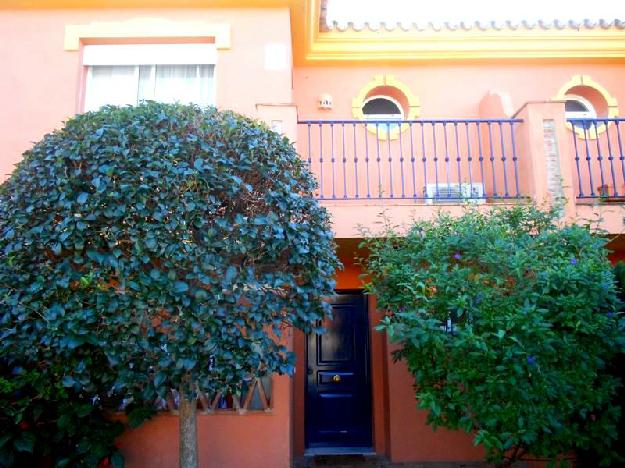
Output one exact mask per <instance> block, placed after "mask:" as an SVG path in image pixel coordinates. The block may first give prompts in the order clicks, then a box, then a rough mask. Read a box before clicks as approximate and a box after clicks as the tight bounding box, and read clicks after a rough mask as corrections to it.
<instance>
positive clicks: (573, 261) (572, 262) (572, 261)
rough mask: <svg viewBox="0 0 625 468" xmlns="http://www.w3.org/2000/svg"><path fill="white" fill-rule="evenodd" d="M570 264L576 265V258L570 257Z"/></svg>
mask: <svg viewBox="0 0 625 468" xmlns="http://www.w3.org/2000/svg"><path fill="white" fill-rule="evenodd" d="M571 265H577V259H576V258H575V257H573V258H572V259H571Z"/></svg>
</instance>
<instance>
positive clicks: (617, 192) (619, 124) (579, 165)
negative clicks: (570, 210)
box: [568, 118, 625, 201]
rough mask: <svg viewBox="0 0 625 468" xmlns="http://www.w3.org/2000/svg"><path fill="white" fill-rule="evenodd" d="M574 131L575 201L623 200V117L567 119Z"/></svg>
mask: <svg viewBox="0 0 625 468" xmlns="http://www.w3.org/2000/svg"><path fill="white" fill-rule="evenodd" d="M568 122H569V123H570V124H571V126H572V130H573V132H572V133H573V137H572V138H573V145H574V146H573V148H574V151H575V177H576V180H575V189H576V191H577V198H578V199H596V198H603V199H616V200H618V199H622V200H623V201H625V152H624V151H625V147H624V143H625V141H624V139H623V135H622V130H623V126H625V119H624V118H612V119H608V118H605V119H568Z"/></svg>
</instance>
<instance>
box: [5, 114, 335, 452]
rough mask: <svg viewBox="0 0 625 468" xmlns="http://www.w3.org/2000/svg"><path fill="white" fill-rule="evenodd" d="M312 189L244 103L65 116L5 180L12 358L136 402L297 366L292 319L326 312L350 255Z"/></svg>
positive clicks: (293, 156)
mask: <svg viewBox="0 0 625 468" xmlns="http://www.w3.org/2000/svg"><path fill="white" fill-rule="evenodd" d="M314 187H315V182H314V179H313V178H312V176H311V175H310V174H309V172H308V171H307V169H306V167H305V164H304V163H302V162H301V160H300V159H299V157H298V155H297V153H296V151H295V149H294V148H293V146H292V145H291V144H290V143H289V141H288V140H287V139H286V138H284V137H281V136H279V135H277V134H275V133H273V132H271V131H269V130H268V129H267V128H266V127H265V126H264V125H262V124H258V123H256V122H254V121H252V120H250V119H247V118H244V117H242V116H240V115H237V114H234V113H232V112H219V111H217V110H216V109H204V110H203V109H200V108H197V107H194V106H182V105H166V104H157V103H153V102H152V103H145V104H142V105H139V106H137V107H125V108H116V107H106V108H103V109H102V110H100V111H98V112H94V113H87V114H83V115H79V116H77V117H75V118H73V119H71V120H69V121H68V122H67V123H66V124H65V126H64V128H63V129H61V130H59V131H55V132H54V133H52V134H49V135H46V137H45V138H44V139H43V140H42V141H40V142H39V143H37V144H36V145H35V146H34V147H33V148H32V149H31V150H30V151H27V152H26V153H25V154H24V159H23V160H22V161H21V162H20V163H19V164H18V166H17V168H16V170H15V172H14V173H13V174H12V176H11V177H10V179H9V180H7V181H6V182H5V183H4V184H3V185H2V186H1V188H0V252H1V253H2V256H3V261H2V262H1V264H0V298H1V302H0V339H1V340H2V347H1V350H0V353H1V354H0V359H1V362H2V364H3V365H4V366H5V368H6V369H5V370H6V372H7V373H8V374H11V373H14V372H15V371H16V369H17V368H19V369H25V370H26V371H31V370H33V369H36V370H37V372H38V373H39V374H45V375H47V377H48V378H49V379H50V382H51V385H52V384H54V385H60V387H61V388H62V389H65V391H67V392H68V395H81V396H85V395H88V396H89V397H93V396H96V395H97V396H98V397H99V398H100V399H104V398H105V397H106V395H110V394H124V395H127V394H132V395H133V396H134V397H135V398H136V399H137V400H142V401H150V400H152V399H154V398H155V397H156V396H157V395H160V396H165V394H166V392H167V391H168V390H169V389H170V388H172V387H174V388H181V389H183V391H184V392H185V393H187V394H188V396H191V395H192V394H193V392H194V390H195V388H196V385H198V386H199V387H200V388H201V389H202V390H203V391H206V392H208V393H212V392H215V391H222V390H229V391H232V392H237V391H238V389H240V387H241V385H242V382H243V381H245V380H248V379H250V377H252V376H261V375H266V374H270V373H272V372H280V373H291V372H292V371H293V356H292V354H291V353H290V352H289V351H288V350H287V347H286V346H285V340H283V330H284V328H285V327H286V326H291V325H293V326H296V327H300V328H302V329H304V330H307V331H309V330H311V329H312V327H314V324H315V323H316V322H317V321H318V320H319V319H321V318H323V317H324V316H325V314H326V313H327V312H328V305H327V304H326V303H325V302H323V301H322V297H323V296H326V295H329V294H332V288H333V280H332V277H333V274H334V271H335V268H336V267H337V265H338V261H337V259H336V257H335V254H334V243H333V241H332V234H331V230H330V225H329V222H328V217H327V215H326V212H325V210H324V209H323V208H321V207H319V206H318V204H317V203H316V201H315V200H314V198H313V196H312V192H313V190H314ZM103 389H106V391H104V390H103ZM41 397H42V398H45V396H41ZM85 411H86V410H85ZM22 417H24V418H35V419H36V417H37V416H36V415H33V414H32V412H31V413H28V411H25V412H22V416H19V417H18V416H16V417H14V418H12V420H13V422H18V423H19V419H20V418H22ZM58 424H60V422H59V423H58ZM5 448H6V444H5ZM22 448H23V447H22ZM26 448H27V449H28V448H30V446H29V447H26ZM17 449H18V450H19V449H20V447H17Z"/></svg>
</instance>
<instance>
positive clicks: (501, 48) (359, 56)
mask: <svg viewBox="0 0 625 468" xmlns="http://www.w3.org/2000/svg"><path fill="white" fill-rule="evenodd" d="M9 8H11V9H63V8H76V9H78V8H82V9H85V8H288V9H289V11H290V15H291V34H292V38H293V54H294V57H293V59H294V62H295V64H296V65H328V64H359V63H368V64H372V63H408V62H410V63H414V62H444V61H482V60H493V59H506V60H514V59H517V60H531V59H537V60H542V59H550V60H580V59H583V60H599V61H605V60H609V61H622V60H623V59H625V29H623V28H619V27H607V28H584V27H578V28H573V27H564V28H531V29H530V28H523V27H520V28H516V29H512V28H502V29H487V30H482V29H479V28H471V29H462V28H460V29H455V30H449V29H445V28H442V29H439V30H433V29H425V30H424V29H418V28H409V29H402V28H396V29H393V30H390V31H389V30H387V29H385V28H379V29H377V30H374V29H371V28H363V29H360V30H356V29H354V28H345V29H328V28H327V27H325V24H324V21H323V18H324V12H325V10H324V9H325V0H2V2H1V4H0V9H9Z"/></svg>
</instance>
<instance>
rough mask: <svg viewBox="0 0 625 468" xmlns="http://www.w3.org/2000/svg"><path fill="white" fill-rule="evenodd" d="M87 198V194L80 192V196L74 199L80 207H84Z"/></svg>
mask: <svg viewBox="0 0 625 468" xmlns="http://www.w3.org/2000/svg"><path fill="white" fill-rule="evenodd" d="M87 198H89V194H88V193H87V192H80V194H79V195H78V198H76V201H77V202H78V203H79V204H80V205H84V204H85V202H86V201H87Z"/></svg>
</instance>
